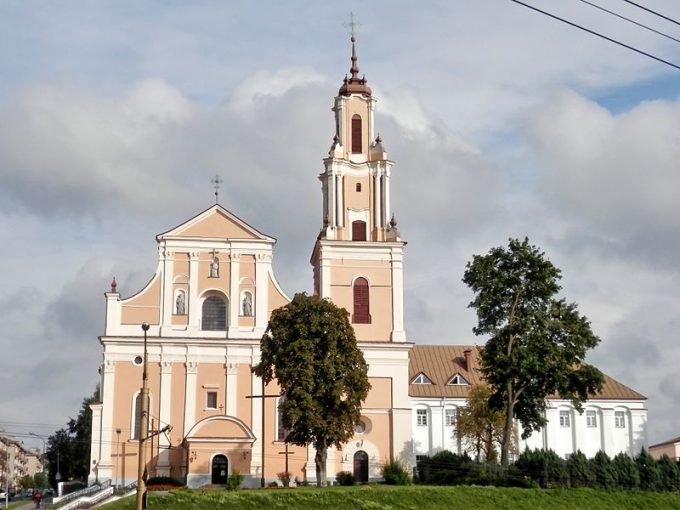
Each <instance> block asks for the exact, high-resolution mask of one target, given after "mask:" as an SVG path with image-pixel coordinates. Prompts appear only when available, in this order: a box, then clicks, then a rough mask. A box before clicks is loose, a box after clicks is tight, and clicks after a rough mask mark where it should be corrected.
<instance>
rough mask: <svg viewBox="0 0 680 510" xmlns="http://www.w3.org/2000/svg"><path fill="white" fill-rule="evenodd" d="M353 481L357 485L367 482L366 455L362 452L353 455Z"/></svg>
mask: <svg viewBox="0 0 680 510" xmlns="http://www.w3.org/2000/svg"><path fill="white" fill-rule="evenodd" d="M354 480H355V481H356V482H357V483H366V482H368V453H366V452H365V451H363V450H359V451H358V452H356V453H355V454H354Z"/></svg>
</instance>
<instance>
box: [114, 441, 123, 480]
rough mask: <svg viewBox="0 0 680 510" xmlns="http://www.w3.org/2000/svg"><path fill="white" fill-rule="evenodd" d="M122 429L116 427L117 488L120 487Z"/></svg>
mask: <svg viewBox="0 0 680 510" xmlns="http://www.w3.org/2000/svg"><path fill="white" fill-rule="evenodd" d="M121 432H122V431H121V430H120V429H116V484H115V485H116V489H117V488H118V473H119V472H120V433H121Z"/></svg>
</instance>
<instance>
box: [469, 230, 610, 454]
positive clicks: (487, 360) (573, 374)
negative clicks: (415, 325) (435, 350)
mask: <svg viewBox="0 0 680 510" xmlns="http://www.w3.org/2000/svg"><path fill="white" fill-rule="evenodd" d="M560 278H561V274H560V270H559V269H557V268H556V267H555V266H554V265H553V264H552V263H551V262H550V261H549V260H547V259H546V258H545V255H544V253H543V252H541V251H540V250H539V249H538V248H537V247H535V246H532V245H531V244H529V240H528V239H524V240H523V241H520V240H518V239H510V241H509V244H508V246H507V247H502V246H501V247H497V248H493V249H492V250H491V251H489V253H488V254H487V255H475V256H474V257H473V259H472V261H471V262H468V264H467V268H466V271H465V274H464V276H463V281H464V282H465V283H466V284H467V285H468V286H469V287H470V288H471V289H472V290H473V291H474V293H475V298H474V299H473V301H472V302H471V303H470V307H472V308H475V309H476V312H477V319H478V323H477V326H476V327H475V328H473V331H474V333H475V334H477V335H488V336H489V339H488V341H487V342H486V345H485V347H484V349H483V350H482V353H481V360H480V361H481V363H480V365H481V370H482V373H483V375H484V377H485V378H486V381H487V382H488V383H489V385H490V386H491V389H492V393H491V398H490V403H491V406H492V407H493V408H496V409H504V410H505V413H506V417H505V427H504V432H503V442H502V448H501V463H502V464H503V465H507V464H508V461H509V452H510V447H511V442H512V433H513V418H517V419H518V420H519V421H520V423H521V424H522V427H523V433H522V437H528V436H529V435H530V434H531V433H532V431H534V430H538V429H540V428H541V427H543V426H544V425H545V423H546V420H545V409H546V400H545V399H546V397H548V396H550V395H559V396H560V397H562V398H565V399H569V400H571V401H572V403H573V405H574V407H576V409H577V410H579V411H582V405H581V403H582V402H583V401H584V400H586V399H587V398H588V396H589V395H590V394H592V393H594V392H596V391H598V390H600V389H601V387H602V380H603V376H602V373H601V372H600V371H599V370H597V369H596V368H595V367H593V366H591V365H588V364H586V363H585V362H584V359H585V356H586V353H587V351H588V350H589V349H592V348H593V347H595V346H596V345H597V344H598V342H599V338H598V337H597V336H595V334H594V333H593V332H592V330H591V328H590V323H589V322H588V319H587V318H586V317H584V316H582V315H580V314H579V313H578V310H577V307H576V305H575V304H574V303H567V302H566V301H565V300H564V299H558V298H557V297H556V296H557V293H558V292H559V290H560V285H559V284H558V282H559V280H560Z"/></svg>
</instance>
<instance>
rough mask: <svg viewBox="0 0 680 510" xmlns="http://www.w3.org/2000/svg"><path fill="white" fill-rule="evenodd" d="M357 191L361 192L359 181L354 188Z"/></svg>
mask: <svg viewBox="0 0 680 510" xmlns="http://www.w3.org/2000/svg"><path fill="white" fill-rule="evenodd" d="M355 189H356V190H357V192H361V183H360V182H357V185H356V188H355Z"/></svg>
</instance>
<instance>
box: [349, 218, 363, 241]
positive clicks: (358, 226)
mask: <svg viewBox="0 0 680 510" xmlns="http://www.w3.org/2000/svg"><path fill="white" fill-rule="evenodd" d="M365 240H366V222H365V221H361V220H357V221H353V222H352V241H365Z"/></svg>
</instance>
